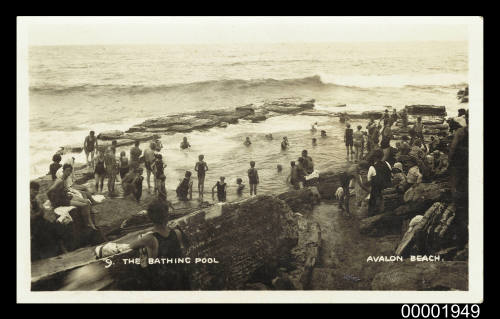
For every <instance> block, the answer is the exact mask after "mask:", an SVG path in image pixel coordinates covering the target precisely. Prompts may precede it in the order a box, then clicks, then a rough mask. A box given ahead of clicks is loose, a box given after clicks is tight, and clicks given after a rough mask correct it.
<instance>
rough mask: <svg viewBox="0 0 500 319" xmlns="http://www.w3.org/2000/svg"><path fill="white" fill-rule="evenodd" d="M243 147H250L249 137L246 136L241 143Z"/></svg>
mask: <svg viewBox="0 0 500 319" xmlns="http://www.w3.org/2000/svg"><path fill="white" fill-rule="evenodd" d="M243 145H245V146H250V145H252V142H251V141H250V137H248V136H247V138H246V139H245V142H243Z"/></svg>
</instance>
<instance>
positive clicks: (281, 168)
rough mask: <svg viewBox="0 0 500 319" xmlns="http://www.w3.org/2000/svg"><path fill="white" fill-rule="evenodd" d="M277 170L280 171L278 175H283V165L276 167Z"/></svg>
mask: <svg viewBox="0 0 500 319" xmlns="http://www.w3.org/2000/svg"><path fill="white" fill-rule="evenodd" d="M276 169H277V170H278V173H281V171H282V170H283V166H281V164H278V165H276Z"/></svg>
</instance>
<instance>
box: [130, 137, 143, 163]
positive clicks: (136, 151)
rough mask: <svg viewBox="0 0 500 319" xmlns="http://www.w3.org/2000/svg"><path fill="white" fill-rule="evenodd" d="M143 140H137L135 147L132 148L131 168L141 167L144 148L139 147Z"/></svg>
mask: <svg viewBox="0 0 500 319" xmlns="http://www.w3.org/2000/svg"><path fill="white" fill-rule="evenodd" d="M140 144H141V142H139V141H135V143H134V147H132V148H131V149H130V168H131V169H136V168H138V167H139V162H140V157H141V155H142V150H141V149H140V148H139V145H140Z"/></svg>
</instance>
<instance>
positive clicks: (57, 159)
mask: <svg viewBox="0 0 500 319" xmlns="http://www.w3.org/2000/svg"><path fill="white" fill-rule="evenodd" d="M61 160H62V159H61V155H59V154H54V156H52V164H50V166H49V175H50V176H51V177H52V180H53V181H55V180H56V178H57V176H56V173H57V171H58V170H59V169H60V168H61V167H62V165H61Z"/></svg>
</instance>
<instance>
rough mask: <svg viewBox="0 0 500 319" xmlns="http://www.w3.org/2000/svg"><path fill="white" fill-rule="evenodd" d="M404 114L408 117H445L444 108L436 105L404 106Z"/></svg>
mask: <svg viewBox="0 0 500 319" xmlns="http://www.w3.org/2000/svg"><path fill="white" fill-rule="evenodd" d="M405 109H406V112H407V113H408V114H409V115H435V116H446V107H445V106H436V105H406V106H405Z"/></svg>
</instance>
